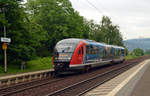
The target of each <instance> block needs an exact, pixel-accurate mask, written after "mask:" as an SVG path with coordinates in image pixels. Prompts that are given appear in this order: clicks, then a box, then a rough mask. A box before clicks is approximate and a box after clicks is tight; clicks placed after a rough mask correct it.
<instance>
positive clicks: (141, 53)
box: [132, 48, 144, 56]
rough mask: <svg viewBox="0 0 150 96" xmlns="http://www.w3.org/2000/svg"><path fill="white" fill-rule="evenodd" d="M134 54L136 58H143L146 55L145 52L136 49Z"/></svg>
mask: <svg viewBox="0 0 150 96" xmlns="http://www.w3.org/2000/svg"><path fill="white" fill-rule="evenodd" d="M132 54H133V55H135V56H143V55H144V51H143V50H142V49H140V48H135V49H134V50H133V51H132Z"/></svg>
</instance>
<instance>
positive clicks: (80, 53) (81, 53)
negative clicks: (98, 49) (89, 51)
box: [78, 45, 84, 64]
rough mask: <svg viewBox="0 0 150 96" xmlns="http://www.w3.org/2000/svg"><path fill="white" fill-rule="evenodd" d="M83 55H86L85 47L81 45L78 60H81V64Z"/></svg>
mask: <svg viewBox="0 0 150 96" xmlns="http://www.w3.org/2000/svg"><path fill="white" fill-rule="evenodd" d="M83 57H84V48H83V45H82V46H81V47H79V51H78V62H79V64H82V63H83Z"/></svg>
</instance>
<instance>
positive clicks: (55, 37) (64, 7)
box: [27, 0, 88, 52]
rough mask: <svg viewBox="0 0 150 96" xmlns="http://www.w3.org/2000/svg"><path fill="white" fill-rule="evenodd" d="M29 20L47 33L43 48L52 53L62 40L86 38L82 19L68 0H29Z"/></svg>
mask: <svg viewBox="0 0 150 96" xmlns="http://www.w3.org/2000/svg"><path fill="white" fill-rule="evenodd" d="M27 8H28V12H29V13H30V18H31V20H32V21H34V22H35V23H36V24H38V25H40V26H42V28H43V30H44V31H45V32H46V33H47V35H46V38H47V41H45V42H43V43H44V46H43V48H46V49H47V52H49V51H52V50H53V47H54V45H55V44H56V43H57V42H58V41H59V40H61V39H64V38H81V37H85V38H88V35H87V34H86V33H87V32H86V30H85V28H86V27H87V26H86V25H84V19H83V17H82V16H80V15H79V13H78V12H76V11H75V10H74V9H73V8H72V5H71V3H70V1H69V0H29V2H28V4H27Z"/></svg>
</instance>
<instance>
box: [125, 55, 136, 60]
mask: <svg viewBox="0 0 150 96" xmlns="http://www.w3.org/2000/svg"><path fill="white" fill-rule="evenodd" d="M138 57H139V56H135V55H131V54H129V55H127V56H126V57H125V59H126V60H129V59H134V58H138Z"/></svg>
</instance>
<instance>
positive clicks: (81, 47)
mask: <svg viewBox="0 0 150 96" xmlns="http://www.w3.org/2000/svg"><path fill="white" fill-rule="evenodd" d="M81 50H82V54H84V53H83V52H84V51H83V46H82V47H81Z"/></svg>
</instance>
